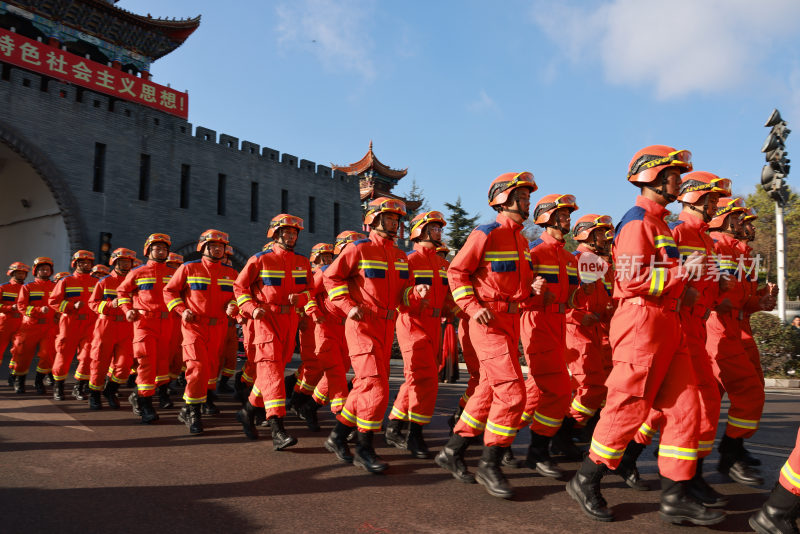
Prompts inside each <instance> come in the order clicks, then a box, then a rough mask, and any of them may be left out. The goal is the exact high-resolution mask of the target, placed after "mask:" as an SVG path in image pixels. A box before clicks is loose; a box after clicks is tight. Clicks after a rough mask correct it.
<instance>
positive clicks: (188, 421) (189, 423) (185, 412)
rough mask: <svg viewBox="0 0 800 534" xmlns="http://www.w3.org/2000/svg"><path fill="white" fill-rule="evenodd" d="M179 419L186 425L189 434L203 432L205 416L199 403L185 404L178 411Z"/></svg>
mask: <svg viewBox="0 0 800 534" xmlns="http://www.w3.org/2000/svg"><path fill="white" fill-rule="evenodd" d="M178 421H180V422H181V423H183V424H185V425H186V428H188V429H189V434H193V435H196V434H202V433H203V416H202V415H201V410H200V405H199V404H184V405H183V406H182V407H181V409H180V411H179V412H178Z"/></svg>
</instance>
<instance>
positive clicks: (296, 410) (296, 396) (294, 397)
mask: <svg viewBox="0 0 800 534" xmlns="http://www.w3.org/2000/svg"><path fill="white" fill-rule="evenodd" d="M286 391H291V394H290V395H289V397H288V399H289V402H287V403H286V406H287V407H288V408H289V410H291V412H292V413H293V414H295V415H296V416H297V417H298V418H299V419H300V420H301V421H305V416H304V415H303V413H302V412H301V411H300V408H301V407H302V406H303V405H305V403H306V402H308V401H309V400H311V395H306V394H305V393H300V392H299V391H292V390H289V389H287V390H286Z"/></svg>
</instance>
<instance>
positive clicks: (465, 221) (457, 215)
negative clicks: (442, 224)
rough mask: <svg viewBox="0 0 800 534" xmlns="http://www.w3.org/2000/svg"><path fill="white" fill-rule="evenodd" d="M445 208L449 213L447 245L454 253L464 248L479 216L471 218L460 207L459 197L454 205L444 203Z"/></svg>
mask: <svg viewBox="0 0 800 534" xmlns="http://www.w3.org/2000/svg"><path fill="white" fill-rule="evenodd" d="M444 206H445V208H447V210H448V211H449V212H450V215H449V216H448V217H447V227H446V229H447V243H448V246H449V247H450V248H451V249H452V250H453V251H454V252H455V251H456V250H458V249H460V248H461V247H463V246H464V242H465V241H466V240H467V236H469V234H470V232H472V230H473V229H474V228H475V223H476V222H477V220H478V217H480V215H474V216H472V217H470V216H469V214H468V213H467V212H466V210H465V209H464V208H463V207H462V206H461V197H458V199H457V200H456V202H455V204H450V203H449V202H445V203H444Z"/></svg>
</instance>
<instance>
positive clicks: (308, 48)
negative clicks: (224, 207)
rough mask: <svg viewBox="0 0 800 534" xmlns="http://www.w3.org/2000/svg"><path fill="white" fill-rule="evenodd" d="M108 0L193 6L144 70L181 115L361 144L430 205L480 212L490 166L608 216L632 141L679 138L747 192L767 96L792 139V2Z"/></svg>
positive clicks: (304, 141) (233, 128) (269, 142)
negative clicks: (179, 97) (174, 41)
mask: <svg viewBox="0 0 800 534" xmlns="http://www.w3.org/2000/svg"><path fill="white" fill-rule="evenodd" d="M117 5H118V7H121V8H123V9H127V10H129V11H133V12H135V13H140V14H147V13H150V14H152V15H153V16H154V17H179V18H186V17H190V16H195V15H198V14H201V15H202V22H201V24H200V27H199V29H198V30H197V31H196V32H195V33H194V34H193V35H192V36H191V37H189V39H188V40H187V41H186V42H185V43H184V44H183V45H182V46H181V47H180V48H178V49H177V50H176V51H175V52H173V53H172V54H170V55H168V56H167V57H165V58H163V59H161V60H158V61H156V62H155V63H154V65H153V68H152V71H153V72H152V74H153V76H154V80H155V81H157V82H158V83H162V84H166V83H169V84H170V85H171V86H172V87H174V88H176V89H179V90H184V89H188V90H189V99H190V104H189V121H190V122H192V123H193V124H194V125H196V126H197V125H201V126H205V127H208V128H211V129H214V130H216V131H217V132H218V133H220V132H224V133H227V134H230V135H233V136H235V137H238V138H239V139H240V140H249V141H252V142H255V143H258V144H260V145H262V146H269V147H271V148H274V149H276V150H279V151H281V152H288V153H290V154H293V155H295V156H298V157H299V158H304V159H309V160H312V161H315V162H317V163H318V164H325V165H328V164H330V163H331V162H333V163H337V164H348V163H351V162H354V161H356V160H358V159H360V158H361V157H362V156H363V155H364V153H365V152H366V150H367V147H368V144H369V141H370V140H373V142H374V150H375V153H376V154H377V156H378V157H379V158H380V159H381V161H383V163H385V164H387V165H390V166H391V167H394V168H406V167H407V168H408V176H407V177H406V178H404V179H403V180H402V181H401V182H400V184H399V186H398V187H397V188H395V192H397V193H400V194H402V193H403V192H405V191H407V190H408V188H409V187H410V185H411V181H412V179H415V180H416V181H417V183H418V185H419V186H420V187H421V188H422V189H423V191H424V192H425V195H426V197H427V198H428V200H429V202H430V205H431V207H432V208H433V209H443V208H444V206H443V203H444V202H453V201H454V200H455V199H456V197H458V196H459V195H460V196H461V199H462V202H463V204H464V206H465V208H466V209H467V210H468V211H470V212H471V213H480V214H481V216H482V217H481V220H488V219H490V218H493V214H492V212H491V211H490V209H489V208H488V206H487V205H486V191H487V189H488V185H489V183H490V182H491V180H492V179H494V178H495V177H496V176H497V175H499V174H501V173H503V172H508V171H521V170H527V171H531V172H533V174H534V176H535V178H536V181H537V183H538V185H539V191H537V192H536V193H535V194H534V198H535V199H538V198H540V197H541V196H543V195H545V194H549V193H573V194H575V195H576V196H577V200H578V205H579V206H580V210H579V212H578V213H577V215H578V216H580V215H581V214H583V213H590V212H598V213H608V214H610V215H612V216H613V217H614V219H615V221H616V220H618V219H619V217H620V216H621V215H622V214H623V213H624V212H625V211H626V210H627V209H628V208H629V207H630V206H631V205H632V203H633V199H634V196H635V193H636V190H635V188H634V187H633V186H631V185H629V184H628V183H627V182H626V180H625V173H626V171H627V165H628V162H629V161H630V158H631V157H632V156H633V154H634V153H635V152H636V151H637V150H638V149H640V148H642V147H644V146H646V145H649V144H667V145H672V146H675V147H677V148H687V149H689V150H691V151H692V153H693V154H694V163H695V169H697V170H705V171H709V172H714V173H716V174H719V175H720V176H725V177H728V178H731V179H732V180H733V183H734V191H735V192H738V193H749V192H751V191H752V190H753V188H754V187H755V185H756V184H757V183H759V176H760V172H761V167H762V165H763V155H762V154H761V153H760V148H761V145H762V143H763V141H764V139H765V137H766V135H767V133H768V129H767V128H764V127H763V123H764V121H765V120H766V118H767V116H768V115H769V113H770V111H771V110H772V109H773V108H774V107H777V108H778V109H779V110H780V111H781V114H782V115H783V117H784V118H785V119H786V120H787V121H788V122H789V127H790V128H792V127H794V129H796V130H797V133H795V134H794V135H793V136H790V137H789V140H788V143H787V150H788V152H789V157H790V158H791V156H792V155H793V154H792V147H793V146H794V145H795V144H796V143H794V141H795V138H800V2H797V1H796V0H759V1H758V2H754V1H752V0H672V1H661V2H657V1H652V0H603V1H599V0H598V1H585V2H558V1H521V0H506V1H504V2H492V3H489V2H479V1H468V0H465V1H459V2H456V1H455V0H453V1H441V2H430V1H427V2H422V1H414V0H408V1H405V2H390V1H378V0H289V1H279V0H276V1H271V0H270V1H267V0H259V1H255V0H254V1H245V0H236V1H233V2H220V1H219V0H216V1H206V0H170V1H169V2H163V1H155V0H122V1H120V2H119V3H118V4H117ZM798 146H800V145H798ZM798 157H800V155H798ZM798 161H799V162H800V160H798ZM797 165H800V163H798V164H797ZM798 169H800V167H798ZM789 180H790V182H791V180H792V177H791V176H790V177H789ZM672 208H673V210H675V209H677V204H676V205H673V206H672Z"/></svg>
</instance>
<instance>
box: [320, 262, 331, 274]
mask: <svg viewBox="0 0 800 534" xmlns="http://www.w3.org/2000/svg"><path fill="white" fill-rule="evenodd" d="M330 266H331V264H328V265H320V266H319V270H320V271H322V272H323V273H324V272H325V269H327V268H328V267H330Z"/></svg>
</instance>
